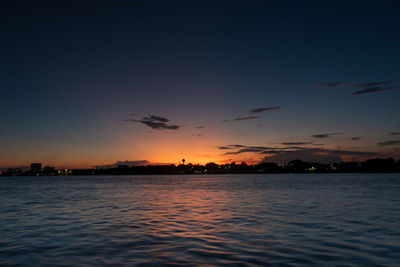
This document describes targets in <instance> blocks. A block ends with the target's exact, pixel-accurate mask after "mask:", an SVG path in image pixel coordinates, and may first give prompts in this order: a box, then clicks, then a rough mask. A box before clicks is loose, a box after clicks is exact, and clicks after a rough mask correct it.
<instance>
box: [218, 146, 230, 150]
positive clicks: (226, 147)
mask: <svg viewBox="0 0 400 267" xmlns="http://www.w3.org/2000/svg"><path fill="white" fill-rule="evenodd" d="M217 148H218V149H221V150H224V149H233V147H228V146H217Z"/></svg>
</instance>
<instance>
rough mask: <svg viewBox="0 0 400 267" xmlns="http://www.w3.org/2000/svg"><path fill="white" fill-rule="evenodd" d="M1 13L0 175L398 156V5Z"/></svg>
mask: <svg viewBox="0 0 400 267" xmlns="http://www.w3.org/2000/svg"><path fill="white" fill-rule="evenodd" d="M82 2H84V3H82ZM1 5H2V7H1V11H0V12H1V14H0V21H1V25H2V27H1V28H0V34H1V43H0V51H1V61H2V64H1V65H0V67H1V72H0V88H1V92H2V96H3V97H2V102H1V106H0V112H1V125H2V127H1V132H0V147H2V153H1V154H2V155H1V156H0V166H5V165H20V164H26V163H29V162H30V161H41V162H44V163H48V164H53V165H58V166H60V165H68V166H78V165H79V166H91V165H94V164H101V163H109V162H113V161H116V160H125V159H128V160H149V161H150V162H175V161H177V160H179V159H180V158H181V157H182V156H184V157H187V158H188V160H189V161H193V162H200V163H203V162H207V161H211V160H214V161H218V162H225V161H230V160H247V161H250V162H256V161H258V160H260V159H261V158H263V157H264V156H265V155H267V156H269V157H272V158H273V157H278V156H281V157H283V156H285V153H284V151H282V150H280V152H279V151H275V152H276V153H275V154H274V153H268V151H264V150H263V151H249V152H240V151H234V152H238V153H236V154H233V153H231V154H225V152H226V151H221V149H218V147H219V146H226V145H230V144H240V145H243V146H265V147H275V148H280V149H282V147H281V146H282V143H285V142H303V143H304V142H314V144H308V145H309V146H311V147H312V149H311V148H310V147H307V146H305V147H303V146H302V147H298V148H296V149H294V151H297V152H298V153H300V154H301V153H303V154H304V155H306V156H305V157H306V158H307V157H313V156H317V155H320V156H321V155H322V156H321V157H322V158H323V157H331V158H335V159H337V157H341V159H345V160H351V159H353V158H354V159H357V158H360V157H361V158H365V157H377V156H393V157H398V156H399V148H400V141H399V140H400V135H397V134H396V133H398V132H400V120H399V118H400V111H399V105H398V102H399V100H400V89H399V87H400V80H399V79H400V64H399V62H400V52H399V49H398V48H399V47H400V34H399V27H400V16H399V15H398V14H399V10H400V4H399V3H398V2H397V1H269V2H267V1H210V2H207V1H158V2H156V1H136V2H135V1H108V2H102V1H49V2H46V1H35V2H33V1H26V2H24V1H4V2H2V4H1ZM382 82H383V83H382ZM368 83H370V84H368ZM357 84H363V85H358V86H357ZM357 92H358V93H357ZM353 94H354V95H353ZM264 107H280V108H279V109H274V110H266V111H263V112H260V113H251V112H249V111H250V110H252V109H256V108H264ZM132 113H134V114H135V115H131V114H132ZM149 115H157V116H160V117H162V118H167V119H169V120H170V121H169V122H167V126H168V125H177V126H179V127H178V128H177V129H170V128H168V127H165V125H164V126H160V125H159V126H160V127H161V128H160V127H158V128H157V127H152V125H153V126H154V124H151V123H146V121H148V120H146V119H145V118H146V116H147V118H148V116H149ZM254 116H257V117H258V118H252V119H247V120H236V121H235V120H234V119H235V118H243V117H246V118H247V117H254ZM124 120H130V121H124ZM224 120H230V121H231V122H222V121H224ZM152 122H160V123H162V124H163V123H164V124H165V122H163V121H152ZM198 126H203V128H196V127H198ZM329 133H341V134H340V135H332V136H327V137H325V138H320V139H318V138H315V137H312V135H318V134H329ZM392 133H395V134H394V135H393V134H392ZM353 137H360V138H359V139H357V140H351V138H353ZM315 139H318V140H315ZM315 141H317V142H315ZM387 141H394V142H391V143H390V142H389V143H387V144H386V143H385V142H387ZM397 141H399V142H397ZM315 148H318V149H320V150H318V149H317V150H316V149H315ZM283 149H284V150H285V149H286V150H288V149H289V150H290V148H285V147H284V148H283ZM321 149H322V150H321ZM230 151H231V150H230ZM351 153H353V154H351ZM363 153H364V154H363ZM303 154H301V155H303ZM331 158H329V159H331Z"/></svg>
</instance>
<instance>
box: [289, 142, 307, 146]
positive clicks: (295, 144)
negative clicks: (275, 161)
mask: <svg viewBox="0 0 400 267" xmlns="http://www.w3.org/2000/svg"><path fill="white" fill-rule="evenodd" d="M312 143H313V142H286V143H282V145H285V146H301V145H310V144H312Z"/></svg>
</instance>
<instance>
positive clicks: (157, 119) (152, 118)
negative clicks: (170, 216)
mask: <svg viewBox="0 0 400 267" xmlns="http://www.w3.org/2000/svg"><path fill="white" fill-rule="evenodd" d="M143 120H149V121H160V122H169V119H167V118H163V117H160V116H153V115H150V117H144V118H143Z"/></svg>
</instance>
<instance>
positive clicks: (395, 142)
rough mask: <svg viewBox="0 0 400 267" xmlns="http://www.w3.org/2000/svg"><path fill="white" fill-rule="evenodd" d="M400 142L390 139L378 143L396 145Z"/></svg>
mask: <svg viewBox="0 0 400 267" xmlns="http://www.w3.org/2000/svg"><path fill="white" fill-rule="evenodd" d="M398 144H400V140H389V141H385V142H380V143H378V145H380V146H394V145H398Z"/></svg>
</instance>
